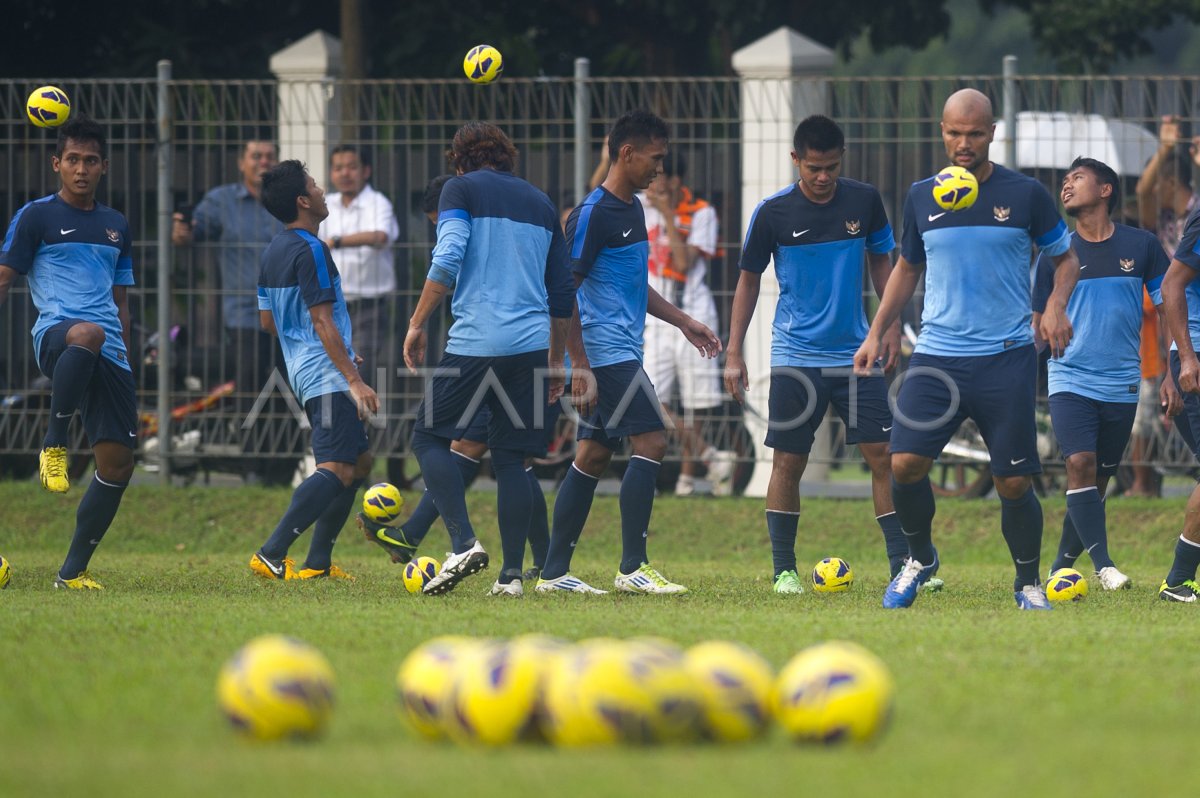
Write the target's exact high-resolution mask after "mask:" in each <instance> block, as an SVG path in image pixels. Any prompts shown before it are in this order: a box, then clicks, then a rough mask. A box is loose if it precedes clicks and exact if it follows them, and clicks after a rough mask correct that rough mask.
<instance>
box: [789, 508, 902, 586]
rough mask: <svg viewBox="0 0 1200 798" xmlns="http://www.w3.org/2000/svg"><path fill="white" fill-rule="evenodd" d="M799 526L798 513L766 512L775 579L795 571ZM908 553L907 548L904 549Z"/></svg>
mask: <svg viewBox="0 0 1200 798" xmlns="http://www.w3.org/2000/svg"><path fill="white" fill-rule="evenodd" d="M799 525H800V513H793V512H788V511H786V510H767V535H769V536H770V538H771V564H772V565H773V566H774V569H775V577H774V578H776V579H778V578H779V575H780V574H781V573H783V572H784V571H795V570H796V527H798V526H799ZM904 551H905V553H906V554H907V553H908V547H907V546H905V548H904Z"/></svg>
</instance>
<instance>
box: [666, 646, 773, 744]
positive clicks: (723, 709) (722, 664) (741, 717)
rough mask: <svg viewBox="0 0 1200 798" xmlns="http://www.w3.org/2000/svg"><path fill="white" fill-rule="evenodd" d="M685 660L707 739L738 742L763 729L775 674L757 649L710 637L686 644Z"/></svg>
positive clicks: (769, 711) (755, 734) (769, 715)
mask: <svg viewBox="0 0 1200 798" xmlns="http://www.w3.org/2000/svg"><path fill="white" fill-rule="evenodd" d="M684 664H685V666H686V667H687V669H688V672H689V673H690V674H691V675H692V679H693V680H694V681H695V683H696V687H697V688H698V689H699V691H700V698H701V701H702V708H703V713H704V717H703V721H704V734H705V736H706V737H707V738H708V739H710V740H716V741H718V742H723V743H737V742H743V741H746V740H753V739H754V738H756V737H758V736H760V735H761V734H762V733H763V732H764V731H766V729H767V724H768V723H769V722H770V719H771V706H770V705H771V685H772V683H773V681H774V679H775V674H774V673H773V672H772V671H771V666H770V665H769V664H768V663H767V661H766V660H765V659H763V658H762V657H761V656H759V655H758V653H757V652H755V651H752V650H751V649H749V648H747V647H746V646H743V645H741V644H739V643H728V642H725V641H723V640H710V641H708V642H707V643H700V644H698V645H695V646H692V647H691V648H689V649H688V650H687V654H686V656H685V658H684Z"/></svg>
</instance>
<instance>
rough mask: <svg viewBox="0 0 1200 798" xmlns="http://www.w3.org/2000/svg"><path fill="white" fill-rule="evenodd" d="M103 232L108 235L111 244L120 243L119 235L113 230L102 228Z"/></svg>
mask: <svg viewBox="0 0 1200 798" xmlns="http://www.w3.org/2000/svg"><path fill="white" fill-rule="evenodd" d="M104 232H105V233H106V234H107V235H108V240H109V241H111V242H113V243H114V244H120V243H121V234H120V233H118V232H117V231H116V230H113V229H112V228H110V227H106V228H104Z"/></svg>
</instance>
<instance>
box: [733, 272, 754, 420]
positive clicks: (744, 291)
mask: <svg viewBox="0 0 1200 798" xmlns="http://www.w3.org/2000/svg"><path fill="white" fill-rule="evenodd" d="M761 288H762V275H761V274H758V273H757V272H749V271H742V272H741V273H740V274H738V282H737V288H736V289H734V292H733V312H732V315H731V316H730V319H729V346H728V347H726V349H725V390H727V391H729V395H730V396H732V397H733V398H734V399H736V400H737V401H738V404H744V403H745V401H746V391H748V390H750V376H749V374H748V373H747V371H746V356H745V352H744V346H745V343H746V332H747V331H748V330H749V329H750V320H751V319H752V318H754V308H755V307H756V306H757V305H758V294H759V291H760V290H761Z"/></svg>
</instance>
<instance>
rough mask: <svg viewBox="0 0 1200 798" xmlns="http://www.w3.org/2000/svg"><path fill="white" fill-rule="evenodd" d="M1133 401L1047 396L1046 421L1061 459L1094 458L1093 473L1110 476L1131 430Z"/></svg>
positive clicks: (1123, 450)
mask: <svg viewBox="0 0 1200 798" xmlns="http://www.w3.org/2000/svg"><path fill="white" fill-rule="evenodd" d="M1136 413H1137V402H1101V401H1099V400H1097V399H1089V398H1088V397H1086V396H1080V395H1079V394H1077V393H1071V392H1070V391H1063V392H1062V393H1056V394H1053V395H1052V396H1051V397H1050V421H1051V422H1052V423H1053V424H1054V437H1056V438H1058V447H1059V448H1060V449H1062V454H1063V457H1064V458H1066V457H1070V456H1071V455H1073V454H1078V453H1079V452H1093V453H1095V455H1096V473H1097V474H1100V475H1103V476H1112V475H1113V474H1115V473H1117V466H1119V465H1120V464H1121V455H1122V454H1124V453H1125V444H1127V443H1129V433H1130V432H1131V431H1132V430H1133V416H1134V414H1136Z"/></svg>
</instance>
